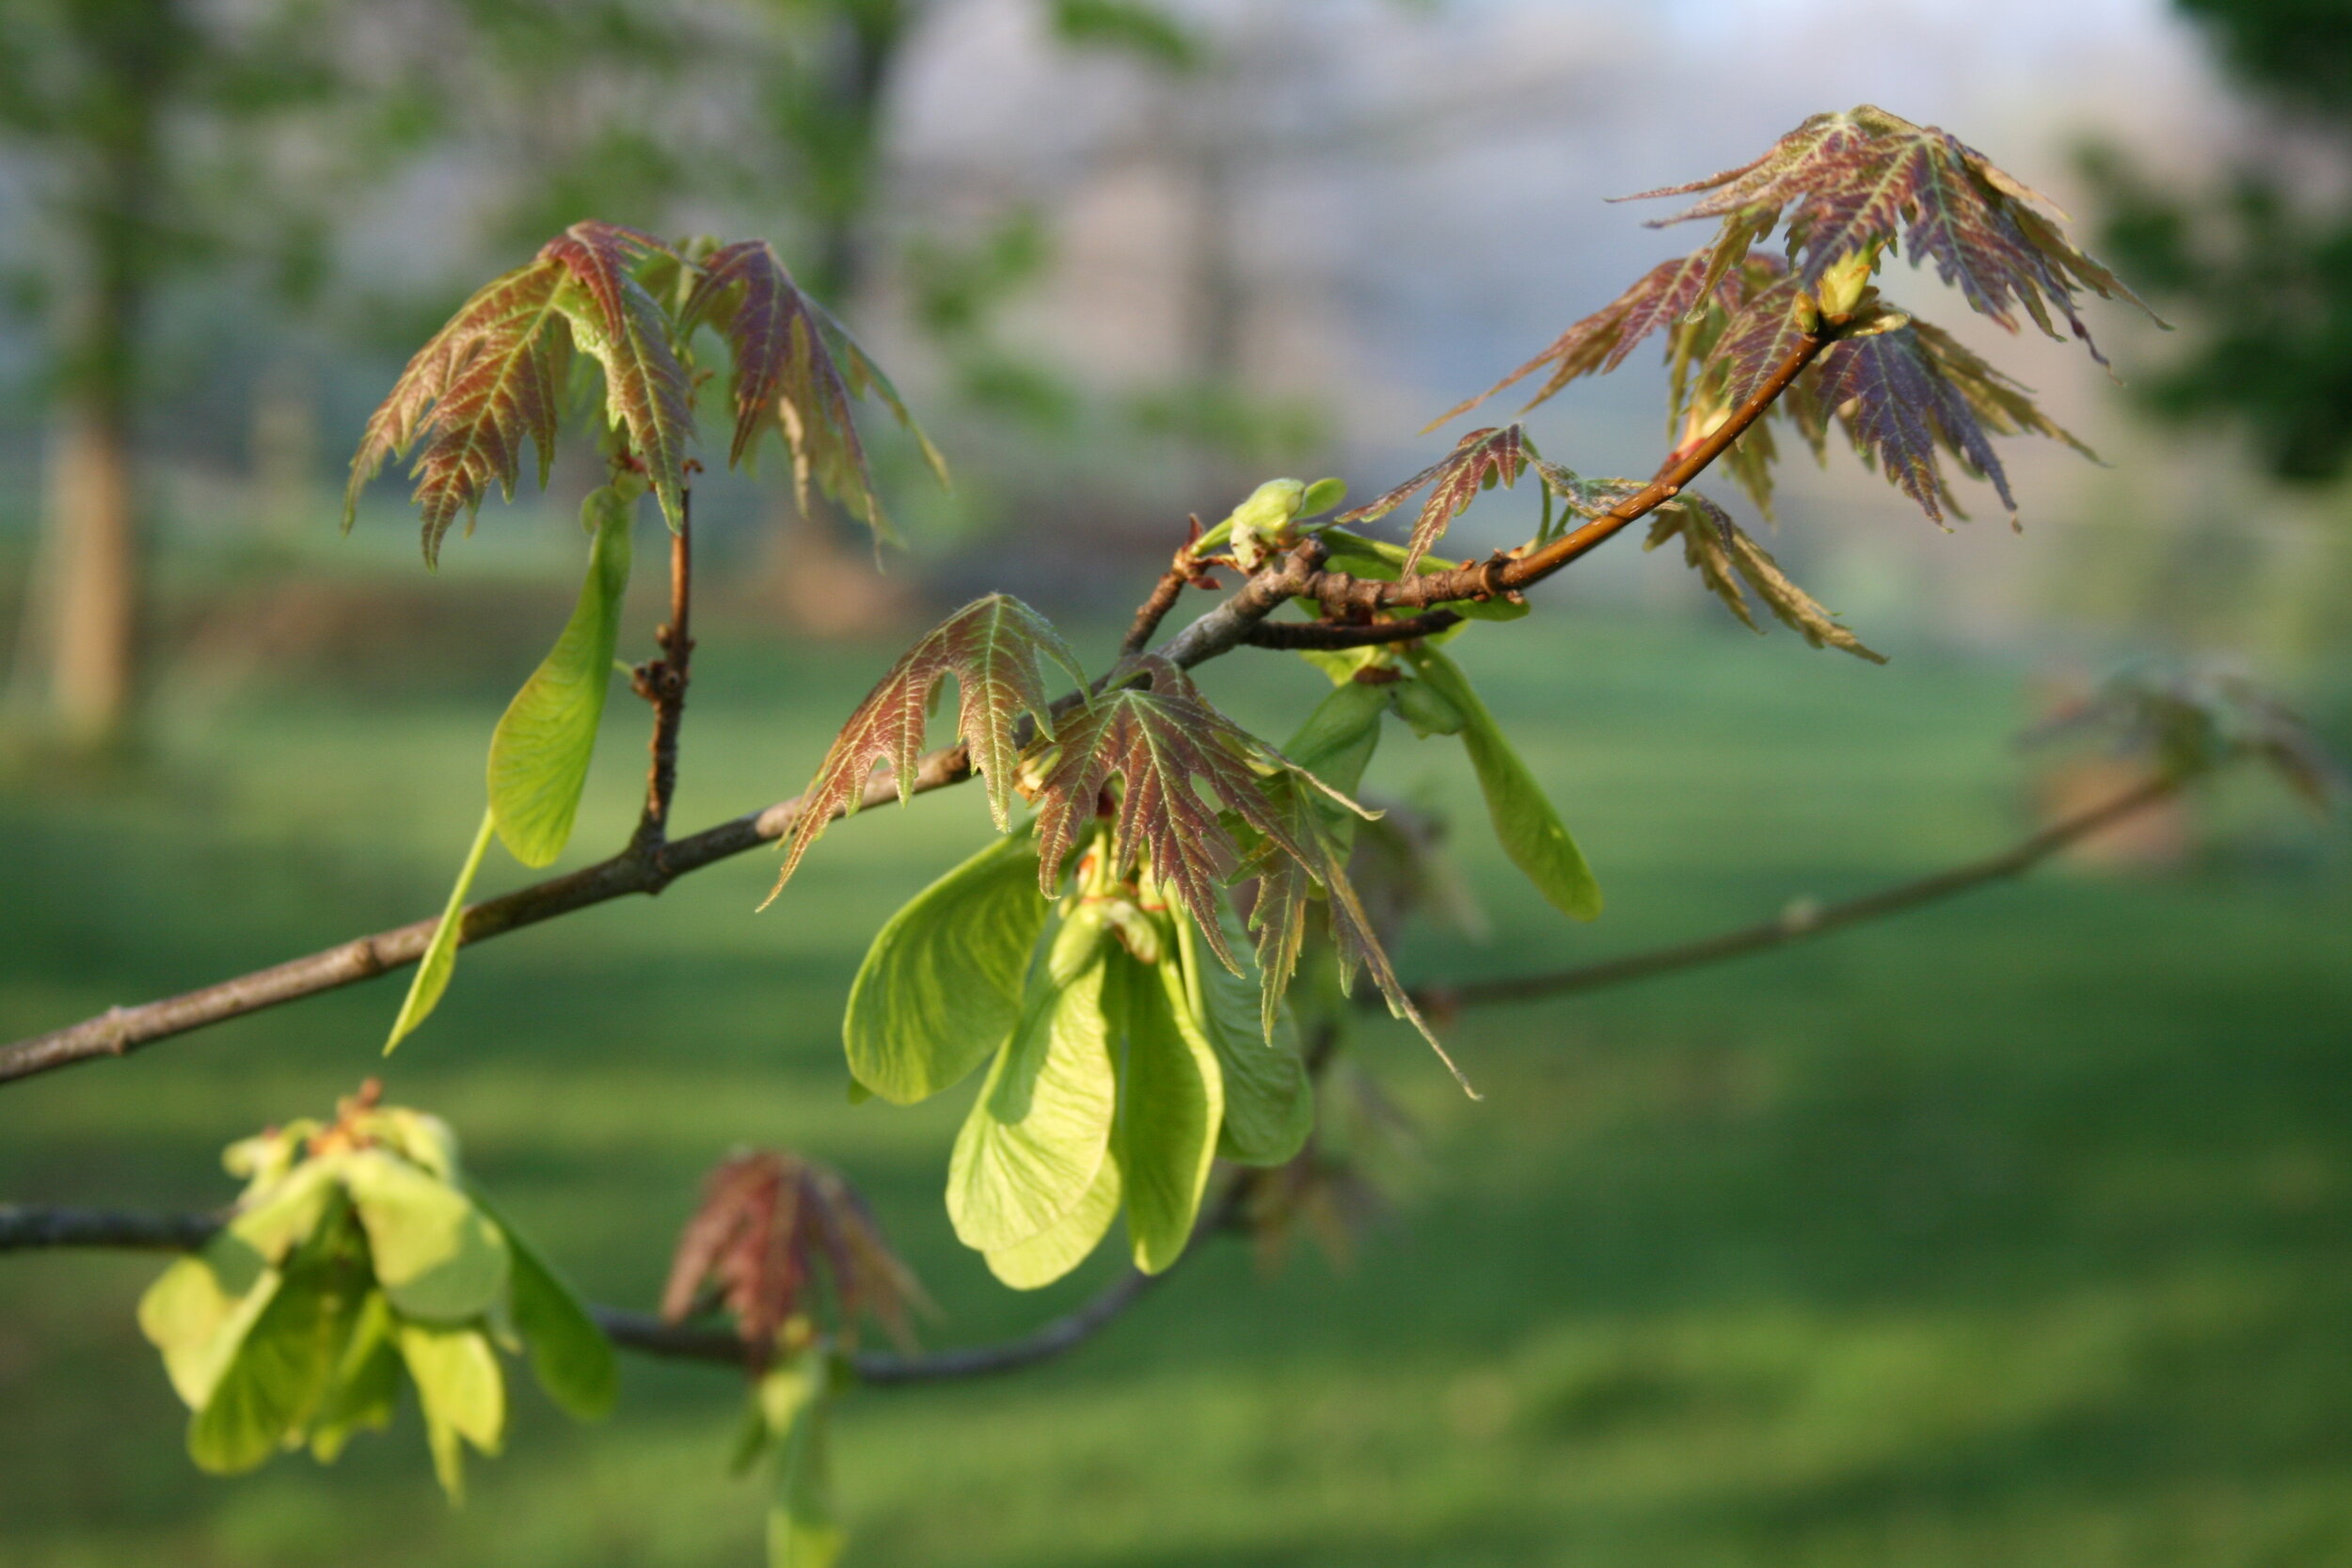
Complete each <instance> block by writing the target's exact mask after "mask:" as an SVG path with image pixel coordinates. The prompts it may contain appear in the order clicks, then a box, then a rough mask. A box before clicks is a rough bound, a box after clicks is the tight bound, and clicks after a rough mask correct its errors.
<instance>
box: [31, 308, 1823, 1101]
mask: <svg viewBox="0 0 2352 1568" xmlns="http://www.w3.org/2000/svg"><path fill="white" fill-rule="evenodd" d="M1833 336H1834V329H1825V330H1824V331H1822V332H1820V333H1817V334H1815V335H1813V336H1810V337H1807V338H1805V339H1804V341H1802V342H1801V343H1800V344H1799V345H1798V347H1797V349H1796V351H1795V352H1794V353H1792V354H1791V355H1790V356H1788V359H1787V360H1786V361H1785V362H1784V363H1783V364H1782V365H1781V366H1780V367H1779V369H1777V370H1776V371H1774V372H1772V375H1771V376H1769V377H1768V378H1766V380H1765V381H1764V383H1763V384H1762V385H1761V386H1760V387H1758V388H1756V393H1755V394H1754V395H1753V396H1751V397H1750V398H1749V399H1748V400H1747V401H1746V402H1745V403H1743V404H1740V407H1739V408H1738V409H1736V410H1734V411H1733V413H1732V414H1731V416H1730V418H1728V419H1726V420H1724V423H1723V424H1722V425H1721V426H1720V427H1719V428H1718V429H1716V430H1715V431H1714V432H1713V433H1711V434H1710V435H1709V436H1708V437H1707V439H1706V440H1704V441H1702V442H1700V443H1699V445H1698V446H1696V447H1694V448H1693V449H1692V451H1689V452H1688V453H1686V454H1684V455H1682V456H1680V457H1678V458H1674V459H1670V460H1669V461H1668V462H1667V464H1666V465H1665V467H1661V469H1660V470H1659V474H1658V477H1657V478H1656V479H1653V480H1652V481H1651V482H1650V483H1648V484H1647V485H1646V486H1645V487H1644V488H1643V489H1642V490H1641V491H1640V492H1638V493H1637V494H1635V495H1633V496H1630V497H1629V498H1627V499H1625V500H1623V501H1620V502H1619V503H1618V504H1617V505H1616V506H1614V507H1613V508H1612V509H1611V510H1610V511H1609V512H1607V513H1604V514H1603V515H1601V516H1599V517H1597V518H1595V519H1594V520H1593V521H1591V522H1589V523H1586V524H1585V525H1584V526H1583V527H1582V528H1580V529H1578V530H1576V531H1573V532H1570V533H1567V534H1565V535H1563V536H1562V537H1560V538H1558V539H1555V540H1553V541H1552V542H1551V543H1550V544H1549V545H1547V546H1543V547H1542V548H1540V549H1537V550H1534V551H1532V552H1530V553H1528V554H1525V555H1521V556H1517V557H1506V556H1498V557H1495V558H1494V559H1492V560H1489V561H1486V562H1481V563H1479V564H1477V565H1474V566H1462V567H1457V568H1455V569H1454V570H1453V571H1450V572H1437V573H1431V574H1429V575H1427V576H1424V577H1421V578H1415V579H1413V580H1412V581H1411V582H1408V583H1407V582H1371V581H1366V580H1362V579H1359V578H1351V577H1348V576H1347V575H1346V574H1344V573H1328V574H1327V573H1325V572H1323V570H1322V565H1323V561H1324V557H1325V555H1326V553H1327V550H1326V546H1324V545H1323V543H1322V542H1321V541H1320V540H1317V539H1314V538H1308V539H1305V540H1302V541H1301V542H1300V543H1299V544H1298V545H1297V546H1295V547H1293V548H1292V549H1291V551H1290V552H1289V553H1288V554H1287V555H1285V556H1283V557H1281V558H1280V559H1279V561H1278V562H1273V563H1270V564H1269V565H1267V566H1265V567H1263V568H1262V569H1261V570H1259V571H1258V572H1257V573H1256V574H1255V575H1253V576H1252V577H1251V578H1249V580H1248V581H1247V582H1245V583H1243V584H1242V585H1241V587H1240V588H1239V589H1237V590H1235V591H1234V592H1233V594H1231V595H1230V596H1229V597H1227V598H1226V599H1225V601H1224V602H1223V603H1221V604H1219V605H1217V606H1216V608H1215V609H1213V610H1209V611H1207V612H1206V613H1204V614H1202V615H1201V616H1200V618H1199V619H1197V620H1195V621H1194V622H1193V623H1192V624H1191V625H1190V626H1186V627H1185V628H1184V630H1183V631H1180V632H1178V633H1177V634H1176V635H1175V636H1174V637H1172V638H1170V639H1169V640H1168V642H1167V643H1166V644H1165V645H1163V646H1162V648H1161V650H1160V653H1161V656H1162V657H1165V658H1167V659H1168V660H1169V661H1170V662H1171V663H1174V664H1175V665H1177V666H1178V667H1179V668H1182V669H1191V668H1193V667H1194V666H1196V665H1200V664H1202V663H1205V662H1207V661H1208V660H1209V659H1212V658H1216V657H1219V656H1221V655H1223V654H1226V653H1229V652H1231V651H1232V649H1234V648H1236V647H1240V646H1242V645H1244V644H1245V643H1248V642H1250V641H1252V640H1253V639H1254V638H1255V637H1257V636H1258V635H1259V634H1260V633H1261V632H1272V634H1273V635H1274V636H1276V637H1282V636H1289V635H1296V634H1298V633H1297V632H1296V631H1295V628H1292V627H1290V626H1288V625H1287V624H1285V626H1284V627H1283V629H1282V630H1280V631H1274V630H1273V628H1270V627H1267V626H1265V625H1264V623H1265V620H1266V617H1267V616H1269V615H1271V614H1272V613H1273V612H1274V611H1275V610H1277V609H1279V608H1280V606H1281V605H1282V603H1283V601H1284V600H1286V599H1289V598H1293V597H1313V598H1318V599H1320V600H1321V601H1322V602H1323V603H1324V605H1325V608H1326V609H1327V610H1332V609H1333V608H1334V606H1335V599H1336V603H1337V606H1338V608H1341V609H1343V610H1347V611H1349V612H1351V613H1358V614H1363V615H1367V616H1368V615H1369V612H1370V611H1371V610H1384V609H1391V608H1411V607H1426V606H1429V605H1433V604H1438V603H1442V602H1445V601H1448V600H1462V599H1478V598H1491V597H1493V596H1495V595H1496V594H1502V593H1506V592H1516V591H1517V590H1518V589H1520V588H1523V587H1525V586H1527V585H1529V584H1531V583H1534V582H1538V581H1540V580H1542V579H1543V578H1547V577H1549V576H1550V575H1551V574H1553V573H1554V572H1557V571H1559V570H1560V569H1561V568H1562V567H1564V566H1565V565H1567V564H1568V562H1571V561H1574V560H1576V559H1578V558H1579V557H1581V556H1582V555H1584V554H1586V553H1587V552H1589V551H1590V550H1592V549H1593V548H1594V547H1596V546H1598V545H1600V544H1601V543H1602V542H1604V541H1605V540H1607V539H1608V538H1610V537H1611V536H1612V535H1613V534H1615V533H1616V532H1617V531H1620V530H1622V529H1624V528H1626V527H1627V526H1628V525H1629V524H1631V523H1634V522H1636V521H1638V520H1640V518H1642V517H1643V516H1645V515H1647V514H1648V513H1649V512H1651V511H1653V510H1655V509H1656V508H1657V507H1659V506H1660V505H1661V504H1663V503H1664V502H1665V501H1667V500H1670V499H1673V498H1674V497H1675V496H1676V495H1677V494H1679V493H1680V491H1681V488H1682V486H1683V485H1684V484H1686V483H1689V482H1690V480H1691V478H1692V476H1694V475H1696V474H1697V473H1698V472H1699V471H1700V470H1702V469H1704V468H1705V467H1707V466H1708V464H1709V463H1712V462H1713V461H1714V460H1715V459H1716V458H1717V457H1718V456H1720V455H1722V453H1723V452H1724V451H1725V450H1726V449H1728V448H1729V447H1730V445H1731V444H1732V442H1734V441H1735V440H1737V439H1739V437H1740V433H1741V432H1743V431H1745V430H1746V429H1747V427H1748V426H1749V425H1751V424H1754V423H1755V422H1756V420H1757V419H1759V418H1761V417H1762V415H1763V413H1764V411H1765V410H1766V409H1767V408H1769V407H1770V406H1771V404H1772V401H1773V400H1774V399H1775V398H1777V397H1779V395H1780V394H1781V393H1782V392H1783V391H1785V390H1787V389H1788V386H1789V384H1790V383H1792V382H1793V381H1795V380H1796V378H1797V377H1798V376H1799V375H1800V374H1802V373H1803V372H1804V368H1805V366H1806V365H1808V364H1810V363H1811V362H1812V361H1813V358H1814V356H1817V355H1818V354H1820V351H1821V349H1822V348H1823V347H1824V346H1825V345H1826V344H1827V343H1828V342H1829V341H1831V339H1832V337H1833ZM673 559H674V560H675V556H674V557H673ZM674 580H675V579H674ZM1163 580H1165V579H1163ZM1157 596H1158V591H1157V590H1156V589H1155V590H1154V593H1153V597H1157ZM1359 600H1360V602H1359ZM1148 602H1149V601H1147V603H1148ZM1437 613H1447V614H1450V613H1451V612H1450V611H1433V617H1434V615H1435V614H1437ZM676 619H677V618H676V617H675V614H674V621H675V620H676ZM1446 624H1447V625H1451V624H1452V623H1451V622H1448V623H1446ZM1421 625H1422V627H1423V629H1424V631H1426V630H1438V629H1442V628H1441V627H1439V626H1436V625H1435V624H1434V619H1433V620H1432V621H1426V622H1422V623H1421ZM1305 635H1309V636H1322V637H1326V638H1329V639H1332V640H1333V641H1330V642H1327V643H1322V644H1316V645H1326V646H1355V645H1357V644H1358V643H1359V642H1369V641H1383V640H1386V638H1388V637H1389V636H1392V635H1395V634H1390V633H1384V632H1382V630H1381V629H1380V628H1379V627H1378V626H1375V625H1371V624H1366V625H1364V626H1339V627H1331V628H1327V629H1326V630H1323V631H1320V632H1309V633H1305ZM1407 635H1409V634H1407ZM1343 639H1352V640H1353V641H1342V640H1343ZM1278 645H1279V644H1278ZM1078 700H1079V699H1078V698H1077V697H1076V696H1075V695H1074V694H1073V696H1071V697H1069V698H1066V699H1064V702H1065V703H1074V702H1076V701H1078ZM1060 706H1061V705H1059V704H1057V708H1058V707H1060ZM655 772H656V775H657V779H656V782H658V776H659V772H660V765H659V757H658V754H657V761H656V767H655ZM970 776H971V766H970V761H969V759H968V758H967V757H966V755H965V754H964V752H963V749H962V748H961V746H950V747H946V748H943V749H941V750H939V751H935V752H928V753H926V754H925V756H924V758H923V760H922V763H921V765H920V767H919V768H917V770H916V774H915V778H914V782H913V784H911V785H910V789H911V791H912V792H914V793H917V794H921V793H928V792H929V791H930V790H933V789H939V788H944V787H946V785H948V784H961V782H963V780H965V779H966V778H968V777H970ZM896 794H897V786H896V784H894V783H893V782H892V781H891V780H889V779H888V778H886V777H883V776H881V775H877V776H876V777H875V778H874V779H871V780H868V781H867V783H866V789H865V792H864V795H863V797H862V802H863V803H864V804H866V805H878V804H880V803H882V801H884V800H890V799H892V798H894V797H895V796H896ZM801 802H802V798H801V797H799V796H794V797H793V798H792V799H791V800H783V801H779V802H778V803H776V804H775V805H772V806H770V807H769V808H768V809H767V810H766V811H763V812H756V813H753V814H751V815H749V816H739V817H737V818H735V819H734V820H733V821H731V822H723V823H721V824H720V825H718V826H717V827H715V828H708V829H705V830H704V831H703V832H699V833H696V834H694V835H693V836H692V837H691V838H684V839H679V840H677V841H675V843H670V844H667V845H665V846H664V847H662V848H661V850H660V853H659V854H655V855H646V854H642V853H639V852H637V851H636V850H635V848H634V847H633V846H632V847H631V848H630V849H627V850H624V851H623V852H622V853H620V854H618V855H615V856H613V857H612V859H610V860H606V861H600V862H598V863H596V864H595V865H591V866H585V867H582V868H581V869H580V870H578V871H574V872H570V873H567V874H566V875H564V876H562V877H554V878H550V879H548V880H546V881H543V882H535V883H532V885H531V886H529V887H524V888H519V889H517V890H516V891H515V892H513V893H509V894H505V895H501V896H499V897H496V898H490V899H485V900H484V901H483V902H482V903H479V904H475V905H471V906H469V908H468V909H467V911H466V913H465V917H464V921H463V923H462V925H461V926H460V927H459V932H458V941H459V942H460V943H461V944H470V943H473V942H483V941H486V940H487V939H489V938H491V937H495V936H501V935H503V934H504V933H506V932H508V931H512V930H517V929H519V928H521V927H525V926H535V925H537V924H538V923H539V922H541V921H543V920H551V919H554V918H555V917H557V916H558V915H564V914H570V913H572V912H573V911H576V910H581V909H585V908H587V907H588V906H590V905H592V904H601V903H604V902H606V901H607V900H609V899H612V898H619V897H623V896H625V895H629V894H637V893H644V894H656V893H660V891H661V890H662V889H663V888H665V887H667V886H668V885H669V884H670V883H671V882H672V881H674V880H675V879H677V878H679V877H682V876H685V875H687V874H689V873H691V872H694V871H699V870H701V869H702V868H703V867H704V866H707V865H710V864H713V863H717V862H719V861H722V860H725V859H728V858H730V857H732V856H735V855H739V854H741V853H743V852H744V851H745V850H747V849H751V848H755V847H757V846H759V845H761V844H764V843H770V842H772V841H774V840H776V839H778V838H781V837H782V836H783V835H784V834H785V833H787V832H790V831H791V829H792V828H793V826H794V825H795V824H796V823H797V822H798V821H799V819H800V812H801ZM650 804H651V800H650V796H649V799H648V805H650ZM664 809H665V810H666V806H665V808H664ZM642 827H643V825H642V823H641V832H642ZM436 924H437V922H436V921H434V920H430V919H427V920H420V921H416V922H413V923H412V924H410V925H406V926H401V927H394V928H393V929H391V930H389V931H379V932H376V933H375V934H374V935H373V936H366V937H360V938H358V939H356V940H354V941H351V942H343V943H341V944H339V945H337V946H334V947H329V948H326V949H323V950H322V951H320V952H316V953H312V954H310V955H309V956H308V957H305V958H294V959H292V960H290V961H288V962H286V963H281V964H277V965H274V966H272V967H271V968H268V969H262V970H257V971H254V972H253V973H251V974H243V975H239V976H237V977H236V978H234V979H230V980H225V981H222V982H220V983H219V984H217V985H212V986H206V987H203V988H201V989H199V990H192V991H186V992H183V993H182V994H181V995H178V996H172V997H167V998H164V999H163V1000H161V1001H156V1002H150V1003H146V1004H143V1005H141V1006H135V1007H110V1008H108V1009H107V1010H106V1011H105V1012H103V1013H101V1014H99V1015H98V1016H97V1017H95V1018H89V1019H85V1020H83V1021H82V1022H79V1023H75V1024H71V1025H68V1026H67V1027H65V1028H63V1029H56V1030H52V1031H51V1032H49V1033H48V1034H45V1035H36V1036H33V1037H29V1038H26V1039H22V1040H18V1041H16V1042H15V1043H13V1044H10V1045H8V1046H5V1047H0V1084H5V1083H8V1082H12V1081H13V1080H16V1079H19V1078H28V1077H31V1076H32V1075H34V1074H36V1073H40V1072H46V1071H49V1070H51V1069H55V1068H61V1067H68V1066H71V1065H72V1064H73V1063H76V1062H84V1061H92V1060H96V1059H98V1058H100V1057H105V1056H125V1055H128V1054H130V1053H132V1052H134V1051H136V1050H138V1049H139V1048H141V1047H142V1046H146V1045H151V1044H152V1043H154V1042H155V1041H157V1040H160V1039H167V1038H170V1037H173V1036H175V1035H182V1034H185V1033H187V1032H188V1031H190V1030H193V1029H200V1028H202V1027H204V1026H205V1025H206V1024H210V1023H218V1022H223V1021H225V1020H228V1019H231V1018H239V1017H242V1016H244V1015H246V1014H247V1013H254V1012H259V1011H261V1010H262V1009H263V1008H265V1007H274V1006H278V1005H279V1004H280V1003H285V1002H293V1001H296V1000H298V999H300V998H302V997H305V996H311V995H315V994H317V993H318V992H320V991H326V990H337V989H339V988H341V987H343V986H348V985H352V984H355V983H356V982H358V981H360V980H367V979H373V977H374V976H376V975H378V974H385V973H388V972H389V971H391V970H395V969H400V968H404V967H405V966H406V965H408V964H412V963H414V962H416V961H417V959H418V958H421V957H422V955H423V953H424V949H425V945H426V943H427V942H430V941H431V940H432V936H433V930H434V927H435V926H436Z"/></svg>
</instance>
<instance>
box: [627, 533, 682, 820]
mask: <svg viewBox="0 0 2352 1568" xmlns="http://www.w3.org/2000/svg"><path fill="white" fill-rule="evenodd" d="M693 528H694V493H693V491H691V490H689V491H687V492H685V494H684V495H683V496H682V497H680V499H679V508H678V526H677V531H675V533H673V534H671V535H670V618H669V620H667V621H665V622H664V623H662V624H661V625H660V626H658V627H656V628H655V629H654V634H653V637H654V641H655V642H656V643H658V644H659V645H660V649H661V657H660V658H655V659H648V660H647V661H646V662H644V664H641V665H639V666H638V667H637V668H636V669H635V670H634V671H633V672H631V673H630V679H629V684H630V685H631V686H632V687H633V688H635V689H636V692H637V694H638V695H639V696H640V697H643V698H644V699H645V701H646V702H648V703H651V704H652V705H653V736H652V738H651V739H650V740H648V741H647V742H646V749H647V751H648V752H650V753H651V760H650V761H649V762H648V763H647V765H646V768H645V805H644V811H643V812H642V813H641V814H640V815H639V816H638V818H637V832H636V836H635V837H633V838H632V839H630V841H629V848H630V850H631V851H632V852H633V853H635V854H637V855H639V856H642V857H644V858H647V859H651V858H655V857H658V856H660V853H661V848H662V846H663V844H664V843H665V842H666V841H667V839H668V835H669V831H670V801H671V800H673V799H674V798H675V795H676V793H677V742H678V730H679V728H680V727H681V726H682V725H683V724H684V723H685V721H686V687H687V683H688V682H689V681H690V680H691V679H692V678H693V658H694V638H693V633H692V624H691V614H690V612H691V610H692V609H693V598H694V533H693Z"/></svg>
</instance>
